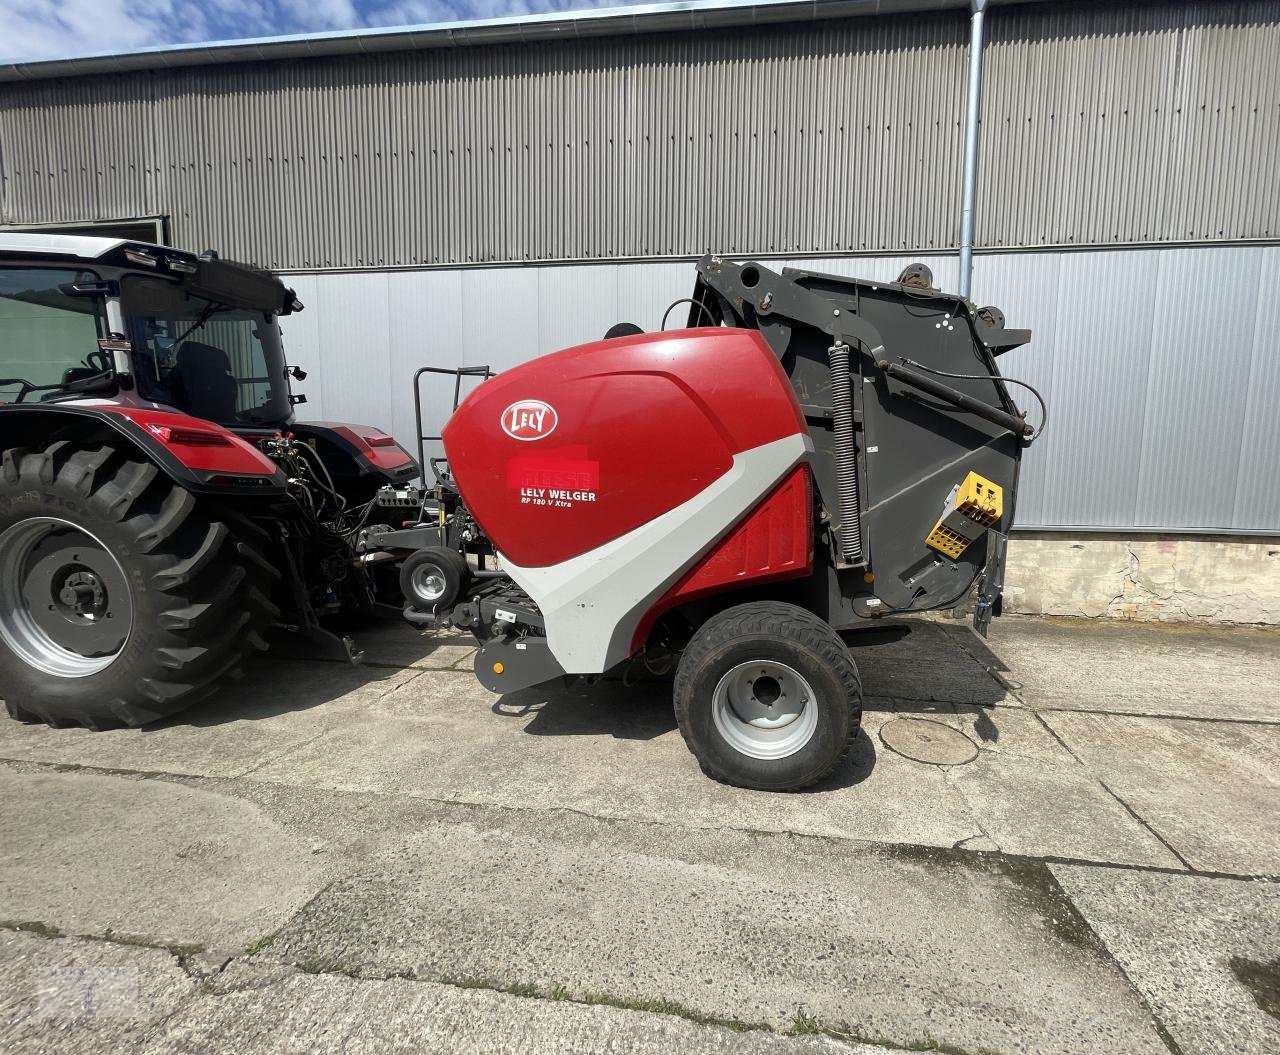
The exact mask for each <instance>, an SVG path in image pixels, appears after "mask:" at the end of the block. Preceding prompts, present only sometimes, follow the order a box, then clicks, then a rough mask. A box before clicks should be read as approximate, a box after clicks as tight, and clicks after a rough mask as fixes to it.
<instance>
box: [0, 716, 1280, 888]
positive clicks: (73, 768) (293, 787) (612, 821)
mask: <svg viewBox="0 0 1280 1055" xmlns="http://www.w3.org/2000/svg"><path fill="white" fill-rule="evenodd" d="M1050 732H1052V730H1050ZM1064 746H1065V745H1064ZM0 766H5V767H8V768H10V769H14V770H18V771H22V770H23V769H47V770H53V771H57V772H71V773H77V772H83V773H90V774H93V775H95V776H104V775H105V776H118V777H121V778H122V779H129V778H131V777H135V776H138V775H142V776H145V777H147V778H149V779H157V780H163V781H167V782H170V783H175V784H201V783H207V784H213V785H225V784H231V783H234V782H235V781H237V780H240V779H243V778H240V777H208V776H200V775H197V774H192V773H164V772H160V773H154V772H148V773H145V774H139V773H137V772H135V771H131V770H109V769H104V768H101V767H97V766H90V765H82V764H79V763H54V762H41V761H36V760H32V759H25V758H6V757H3V756H0ZM245 782H246V783H248V784H254V785H259V786H266V787H275V788H281V789H284V790H287V791H290V792H294V793H299V794H305V793H306V792H307V791H309V790H310V791H319V792H323V793H324V794H328V795H344V796H365V795H367V796H371V797H374V798H385V799H395V798H401V799H407V800H409V801H412V802H419V803H426V804H429V805H432V806H438V807H442V808H444V809H447V810H454V809H457V810H474V811H478V812H483V811H486V810H489V811H493V812H495V813H510V814H516V815H524V814H528V813H543V814H558V815H564V816H570V817H579V818H581V819H583V820H586V821H591V822H594V823H600V824H608V825H616V826H622V825H627V824H634V825H642V826H646V827H663V826H666V827H671V826H678V827H681V828H683V829H684V830H685V831H690V832H709V833H717V832H723V833H726V834H734V835H742V836H746V837H748V838H760V839H763V838H770V839H773V838H782V839H801V840H812V841H813V842H818V843H828V844H833V845H838V846H854V847H866V848H867V849H870V850H877V851H880V852H887V853H890V854H893V853H901V854H907V855H913V854H920V853H924V854H931V853H936V854H944V855H945V854H949V853H952V852H959V853H962V854H965V855H966V856H968V855H973V856H977V855H979V854H993V853H995V854H998V855H999V856H1000V857H1002V858H1005V859H1007V860H1009V861H1015V862H1017V861H1030V862H1036V863H1045V864H1062V865H1082V866H1084V867H1088V868H1115V869H1121V870H1124V871H1134V872H1143V873H1155V874H1159V875H1173V876H1194V877H1197V878H1202V879H1234V880H1241V881H1246V882H1257V883H1277V884H1280V873H1278V874H1274V875H1272V874H1266V873H1254V872H1223V871H1215V870H1212V869H1203V868H1197V867H1195V866H1188V867H1185V868H1181V867H1179V868H1175V867H1172V866H1169V865H1152V864H1135V863H1132V862H1128V861H1103V860H1098V859H1095V858H1088V857H1064V856H1059V855H1056V854H1046V855H1044V856H1042V857H1035V856H1032V855H1029V854H1015V853H1011V852H1009V851H1007V850H998V851H991V850H981V851H966V850H960V851H956V848H955V847H954V846H945V845H940V844H928V843H910V842H884V841H882V840H876V839H858V838H854V837H852V836H841V835H823V834H818V833H811V832H796V831H789V830H785V829H777V830H770V829H761V828H748V827H744V826H740V825H716V826H711V825H691V824H679V825H676V822H673V821H671V820H661V819H658V818H653V817H619V816H615V815H611V814H604V813H591V812H589V811H587V810H580V809H574V808H573V807H571V806H549V807H545V808H541V809H539V808H534V807H527V806H509V805H505V804H502V803H495V802H477V801H471V800H467V799H439V798H433V797H431V796H428V795H415V794H413V793H410V792H396V793H391V794H388V793H386V792H380V791H351V790H347V789H341V788H323V787H310V786H307V785H297V784H286V783H282V782H280V781H274V780H252V779H249V780H246V781H245ZM219 793H221V794H229V795H232V796H233V797H234V792H233V791H229V790H227V789H225V788H224V789H222V790H220V792H219ZM977 827H979V828H981V825H977ZM977 837H978V836H976V835H974V836H967V837H966V841H967V840H970V839H974V838H977ZM987 838H990V836H989V835H988V836H987ZM992 842H995V840H994V839H992ZM336 881H337V880H336V879H335V880H331V881H330V882H331V883H332V882H336ZM316 896H317V897H318V896H319V894H317V895H316ZM312 900H314V898H313V899H312Z"/></svg>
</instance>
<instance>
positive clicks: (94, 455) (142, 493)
mask: <svg viewBox="0 0 1280 1055" xmlns="http://www.w3.org/2000/svg"><path fill="white" fill-rule="evenodd" d="M53 521H61V522H62V526H58V525H56V524H55V525H54V526H53V527H52V528H48V529H47V531H48V535H47V536H46V537H50V538H52V539H54V540H55V542H54V544H57V543H56V540H57V539H58V538H60V537H65V538H68V539H70V540H72V541H73V542H74V546H73V547H72V548H75V547H78V546H80V545H81V542H80V540H81V539H84V540H85V541H84V543H83V545H84V546H85V547H88V551H89V552H91V554H92V557H91V558H86V559H92V560H96V561H97V562H98V563H99V564H100V565H102V566H103V567H105V568H107V569H108V570H109V569H110V568H111V567H112V566H113V565H114V568H115V569H116V570H118V571H119V573H120V574H121V575H122V577H123V582H124V583H125V584H126V585H125V586H124V587H123V588H122V589H121V588H117V589H116V591H115V593H116V600H115V601H114V602H112V603H115V604H122V605H127V608H128V612H127V613H125V612H123V611H122V612H121V614H122V615H127V619H128V624H127V629H126V630H125V631H124V632H123V634H122V638H121V643H120V645H119V646H118V647H116V648H115V650H114V651H106V652H102V653H93V654H91V655H89V656H88V657H87V658H89V662H88V663H87V664H84V665H83V666H84V671H83V672H79V673H77V672H75V671H76V664H77V663H80V660H81V659H82V658H86V654H85V653H83V652H77V651H76V650H75V649H74V648H71V647H68V645H67V644H66V643H65V642H64V641H60V640H58V639H57V638H56V637H52V636H49V634H50V632H49V631H47V630H44V629H37V630H34V631H33V630H32V629H31V626H32V625H33V624H35V622H36V621H35V620H34V619H33V618H31V611H32V610H33V607H34V606H33V605H32V602H31V592H30V591H31V590H32V589H34V588H35V587H34V586H33V585H32V583H33V582H35V581H36V580H35V579H34V573H33V577H32V578H30V579H28V580H27V582H26V583H25V584H24V586H23V587H22V588H21V591H20V592H21V594H22V600H23V612H24V613H25V614H23V615H21V616H19V617H17V618H15V617H14V616H12V615H7V614H6V613H5V612H0V620H4V619H6V618H7V619H8V621H7V622H5V623H3V625H0V695H3V697H4V702H5V708H6V710H7V711H8V712H9V714H10V716H11V717H13V718H15V719H18V720H19V721H27V722H43V723H45V724H46V725H51V726H67V725H79V726H83V727H85V728H86V729H91V730H101V729H109V728H116V727H119V726H140V725H145V724H147V723H149V722H154V721H156V720H158V719H160V718H165V717H167V716H169V715H172V714H175V713H176V712H178V711H181V710H184V709H185V708H187V707H190V706H191V705H192V704H194V703H197V702H199V701H200V700H203V699H205V698H207V697H208V696H210V695H212V693H213V692H214V691H215V690H216V689H217V688H218V687H219V686H220V685H221V684H222V683H224V682H226V681H228V680H232V679H235V678H238V677H240V675H241V674H242V668H243V664H244V662H245V660H247V659H248V658H249V657H250V656H252V655H253V654H254V653H256V652H261V651H265V650H266V648H267V642H266V640H265V638H264V636H263V635H264V632H265V631H266V630H267V628H268V627H269V626H270V624H271V623H272V621H273V620H274V619H275V618H276V617H277V616H278V615H279V614H280V611H279V609H278V608H277V607H276V606H275V605H274V604H273V603H272V601H271V599H270V594H271V591H272V588H273V586H274V583H275V581H276V580H278V579H279V577H280V573H279V571H278V570H276V569H275V567H273V565H272V564H271V562H270V561H269V560H268V559H267V558H266V557H265V556H264V554H263V552H262V551H261V546H262V544H263V542H264V541H265V538H266V536H265V535H263V534H262V532H261V531H260V530H259V529H257V528H256V527H255V526H254V525H252V524H250V523H248V522H243V523H241V522H239V521H238V518H236V517H235V516H234V515H232V514H231V513H229V512H227V513H225V514H222V515H219V514H218V513H217V512H216V511H215V509H214V508H213V507H211V506H209V505H207V504H206V503H205V502H202V501H201V500H199V499H197V498H196V497H195V496H194V495H192V494H191V492H189V491H186V490H184V489H182V488H181V487H179V486H177V485H176V484H174V483H173V481H172V480H170V478H169V477H168V476H166V475H165V474H164V473H163V472H162V471H160V470H159V469H158V468H157V467H156V466H155V465H154V464H152V463H151V462H149V461H145V460H141V459H139V458H138V457H137V455H135V454H134V453H133V452H132V451H130V450H128V449H124V448H121V447H119V446H116V445H112V444H103V445H99V446H94V447H92V448H86V447H78V446H76V445H75V444H72V443H69V442H67V441H61V442H57V443H53V444H51V445H50V446H49V447H47V448H45V449H44V450H34V451H33V450H27V449H23V448H18V449H11V450H6V451H4V452H3V456H2V458H0V564H2V563H3V561H4V560H5V559H7V558H6V553H8V556H9V558H11V562H13V561H17V562H18V563H17V564H15V568H13V569H10V571H14V570H16V568H17V567H19V566H25V567H30V558H31V557H32V556H34V555H35V553H36V552H38V549H39V547H40V546H41V545H44V540H43V539H41V540H40V541H39V542H33V541H31V540H33V539H35V538H37V533H38V531H39V530H41V525H42V522H45V523H47V522H53ZM6 533H8V534H6ZM24 539H25V540H26V541H25V542H24ZM14 540H16V542H15V541H14ZM24 545H25V546H26V547H27V549H26V552H25V556H24V550H23V546H24ZM63 545H64V547H65V545H66V544H65V543H63ZM5 547H8V549H7V550H6V549H5ZM95 547H96V548H95ZM24 560H25V561H26V562H27V563H26V564H25V565H23V564H22V562H23V561H24ZM61 574H62V572H61V571H59V572H57V573H55V576H54V579H53V581H54V582H55V583H56V581H57V576H59V575H61ZM13 589H15V590H17V589H18V588H17V587H14V588H13ZM104 589H107V588H106V587H104ZM109 595H110V594H109V592H108V593H107V594H105V595H104V596H109ZM120 595H124V597H121V596H120ZM15 596H16V595H15ZM102 603H103V604H104V605H105V604H107V603H108V602H107V601H103V602H102ZM51 607H52V606H51ZM108 610H110V609H108ZM99 617H100V616H99ZM42 618H44V617H43V616H42ZM42 635H43V636H42ZM17 648H23V649H27V650H29V651H28V656H35V657H36V658H37V660H39V661H41V662H43V663H44V664H45V667H46V668H50V667H53V668H60V670H61V672H60V670H59V669H41V667H40V666H37V665H35V664H33V663H32V662H31V661H30V660H29V659H28V658H27V657H24V656H23V655H21V654H19V652H18V651H17V650H16V649H17Z"/></svg>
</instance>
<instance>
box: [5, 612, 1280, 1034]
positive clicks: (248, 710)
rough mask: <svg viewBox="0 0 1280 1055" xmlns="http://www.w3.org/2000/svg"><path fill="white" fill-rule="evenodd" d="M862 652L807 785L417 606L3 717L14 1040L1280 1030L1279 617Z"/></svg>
mask: <svg viewBox="0 0 1280 1055" xmlns="http://www.w3.org/2000/svg"><path fill="white" fill-rule="evenodd" d="M857 641H858V642H859V645H858V647H857V648H856V650H855V656H856V658H857V660H858V663H859V665H860V667H861V669H862V672H863V677H864V682H865V687H866V691H867V695H868V699H867V711H866V714H865V718H864V724H863V728H864V733H863V734H862V735H861V736H860V738H859V740H858V743H857V745H856V749H855V751H854V752H853V754H852V756H851V758H850V759H849V761H848V763H847V765H845V766H844V768H843V769H842V770H841V771H840V772H838V773H837V774H836V775H835V776H834V777H833V778H832V779H830V780H829V781H827V782H826V783H825V784H824V785H822V786H820V787H819V788H817V789H814V790H812V791H810V792H806V793H802V794H796V795H770V794H763V793H755V792H746V791H740V790H736V789H732V788H727V787H724V786H721V785H719V784H715V783H713V782H711V781H709V780H707V779H706V778H704V777H703V776H702V775H701V774H700V772H699V771H698V768H697V766H696V765H695V764H694V761H693V759H692V758H691V757H690V756H689V755H688V753H687V752H686V750H685V748H684V745H683V743H682V741H681V739H680V736H679V734H678V732H677V731H676V730H675V726H674V722H673V718H672V713H671V706H670V699H669V695H668V693H669V689H668V688H667V687H666V686H663V685H654V684H647V685H639V686H632V687H627V686H624V685H622V684H620V683H616V682H613V683H601V684H598V685H596V686H595V687H593V688H589V689H587V688H577V689H570V690H567V691H559V690H557V691H545V690H544V691H528V692H521V693H515V694H513V695H510V696H507V697H503V698H497V697H494V696H491V695H490V694H488V693H487V692H485V691H484V690H483V689H481V688H480V687H479V686H478V684H477V683H476V682H475V680H474V678H473V676H472V674H471V672H470V661H471V650H470V648H469V647H468V645H467V644H466V642H465V641H464V640H463V639H461V638H456V637H418V636H417V635H416V634H414V633H413V632H412V631H410V630H409V629H408V628H407V627H401V626H399V625H388V626H386V627H384V628H381V629H378V630H376V631H375V632H373V633H369V634H366V635H364V636H363V642H362V643H363V644H364V645H365V646H366V647H367V649H368V663H367V665H366V666H364V667H363V668H360V669H351V668H348V667H344V666H340V665H337V664H333V663H327V662H323V661H285V660H279V659H277V660H265V661H263V662H261V663H260V664H259V665H258V666H257V667H255V668H254V669H253V671H252V673H251V675H250V676H249V677H248V678H246V679H245V680H244V681H242V682H240V683H239V684H238V685H236V686H234V687H232V688H231V689H229V690H227V691H226V692H224V693H223V694H222V695H221V697H220V698H218V699H216V700H214V701H211V702H210V703H209V704H207V705H204V706H201V707H199V708H198V709H196V710H194V711H192V712H189V713H187V714H185V715H182V716H180V717H179V718H177V719H175V720H173V721H170V722H168V723H165V724H163V725H161V726H158V727H155V728H151V729H146V730H141V731H119V732H110V733H100V734H92V733H87V732H84V731H81V730H51V729H46V728H44V727H41V726H27V725H21V724H19V723H17V722H13V721H9V720H7V719H5V720H0V920H3V921H4V924H3V928H2V929H0V1049H2V1050H4V1051H6V1052H27V1051H30V1052H37V1051H38V1052H64V1051H65V1052H89V1051H102V1052H112V1053H117V1052H168V1051H183V1052H215V1051H262V1052H272V1051H278V1052H290V1053H293V1052H312V1051H314V1052H321V1051H334V1050H344V1051H369V1052H381V1051H440V1052H453V1051H456V1052H512V1051H515V1052H539V1053H541V1052H551V1051H573V1052H633V1051H634V1052H677V1051H678V1052H682V1053H683V1052H726V1053H727V1052H734V1053H737V1052H746V1053H752V1052H762V1053H765V1052H770V1053H772V1052H780V1053H781V1052H796V1053H801V1052H805V1053H810V1052H814V1053H816V1052H827V1053H841V1052H860V1053H862V1055H871V1053H873V1052H884V1051H892V1050H901V1049H911V1050H921V1049H923V1050H940V1051H947V1052H972V1053H978V1052H994V1053H1002V1055H1003V1053H1015V1052H1048V1053H1070V1052H1080V1053H1088V1055H1100V1053H1107V1052H1114V1053H1126V1055H1127V1053H1144V1052H1154V1053H1165V1052H1175V1053H1183V1055H1193V1053H1199V1052H1242V1053H1253V1052H1257V1053H1261V1052H1277V1051H1280V882H1278V881H1277V876H1278V875H1280V634H1277V633H1275V632H1262V631H1248V630H1204V629H1192V628H1186V627H1160V626H1135V625H1124V624H1115V623H1105V624H1104V623H1098V624H1094V623H1086V622H1063V621H1036V620H1030V619H1010V618H1006V619H1003V620H1000V621H998V622H997V624H996V626H995V627H994V628H993V631H992V635H991V637H990V639H989V640H987V641H986V642H984V641H982V640H981V639H979V638H977V637H976V636H974V635H973V634H972V633H971V632H970V631H969V630H968V629H967V628H966V627H964V626H963V625H961V624H956V623H950V622H916V623H912V624H910V625H909V626H908V628H907V630H906V632H901V631H886V632H884V633H879V634H876V635H875V636H874V637H868V636H866V635H862V636H860V637H859V638H858V639H857ZM871 642H874V643H871Z"/></svg>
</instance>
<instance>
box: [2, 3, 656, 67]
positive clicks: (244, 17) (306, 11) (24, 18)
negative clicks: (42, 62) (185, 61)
mask: <svg viewBox="0 0 1280 1055" xmlns="http://www.w3.org/2000/svg"><path fill="white" fill-rule="evenodd" d="M639 2H641V0H195V2H193V0H0V61H2V62H32V61H35V60H39V59H66V58H72V57H74V56H77V55H90V54H95V53H101V52H117V51H132V50H135V49H137V48H148V47H156V46H160V45H166V44H192V43H197V42H199V41H208V40H233V39H235V38H238V37H271V36H281V35H283V34H287V33H320V32H326V31H333V30H344V29H371V28H378V27H386V26H408V25H417V24H421V23H424V22H458V21H462V20H466V19H473V18H505V17H510V16H515V15H529V14H546V13H548V12H554V11H572V10H582V9H586V8H599V7H619V6H625V5H628V4H634V3H639ZM646 2H647V0H646Z"/></svg>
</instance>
